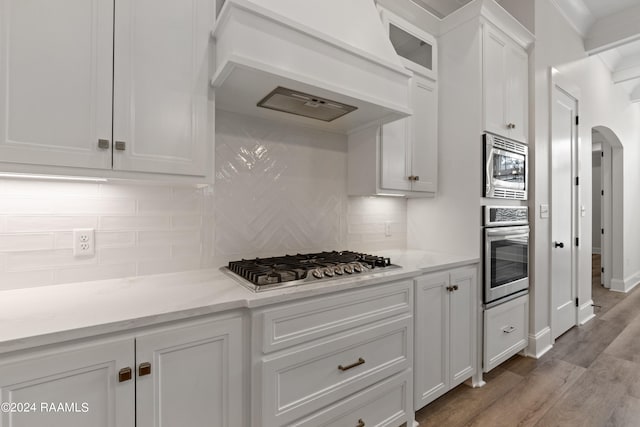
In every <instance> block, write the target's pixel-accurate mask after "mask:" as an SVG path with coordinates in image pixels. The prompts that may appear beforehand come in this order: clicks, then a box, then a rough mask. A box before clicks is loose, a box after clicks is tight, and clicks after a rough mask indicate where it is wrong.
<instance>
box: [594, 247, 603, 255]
mask: <svg viewBox="0 0 640 427" xmlns="http://www.w3.org/2000/svg"><path fill="white" fill-rule="evenodd" d="M591 253H592V254H598V255H600V254H601V253H602V252H601V251H600V248H591Z"/></svg>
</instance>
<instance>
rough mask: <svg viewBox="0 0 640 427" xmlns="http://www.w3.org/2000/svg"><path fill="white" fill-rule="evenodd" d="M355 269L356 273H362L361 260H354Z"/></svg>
mask: <svg viewBox="0 0 640 427" xmlns="http://www.w3.org/2000/svg"><path fill="white" fill-rule="evenodd" d="M353 271H355V272H356V273H362V264H360V263H359V262H354V263H353Z"/></svg>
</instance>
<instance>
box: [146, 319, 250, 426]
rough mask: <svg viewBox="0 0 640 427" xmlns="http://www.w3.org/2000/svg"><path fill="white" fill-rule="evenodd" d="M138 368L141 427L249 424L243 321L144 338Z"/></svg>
mask: <svg viewBox="0 0 640 427" xmlns="http://www.w3.org/2000/svg"><path fill="white" fill-rule="evenodd" d="M136 363H137V367H136V377H137V379H136V387H137V388H136V408H137V414H136V419H137V422H136V426H137V427H151V426H154V427H159V426H220V427H225V426H226V427H235V426H243V425H244V424H245V422H244V420H243V416H244V415H243V414H244V411H243V402H244V400H243V397H244V396H243V391H242V389H243V387H242V386H243V382H244V379H243V375H242V369H243V352H242V319H240V318H233V319H227V320H213V321H207V322H202V323H199V324H192V325H189V326H186V327H182V328H171V329H169V328H168V329H167V330H166V331H161V332H156V333H150V334H147V335H142V336H140V337H138V338H137V339H136ZM147 364H148V365H147Z"/></svg>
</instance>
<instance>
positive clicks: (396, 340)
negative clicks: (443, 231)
mask: <svg viewBox="0 0 640 427" xmlns="http://www.w3.org/2000/svg"><path fill="white" fill-rule="evenodd" d="M412 304H413V293H412V285H411V282H410V281H404V282H395V283H391V284H386V285H380V286H371V287H368V288H367V289H363V290H357V291H348V292H341V293H337V294H334V295H332V296H329V297H326V296H325V297H318V298H310V299H307V300H305V301H302V302H296V303H291V304H283V305H279V306H276V307H273V308H268V309H266V310H263V311H257V312H254V313H253V327H252V329H253V330H254V331H263V333H262V334H255V336H254V339H253V347H254V350H253V363H252V366H253V367H254V368H253V369H254V372H253V376H252V390H253V402H252V404H253V419H252V423H251V424H252V425H253V426H269V427H272V426H282V425H292V424H293V425H314V426H318V425H322V426H329V425H351V424H353V425H354V426H357V425H367V426H369V425H374V426H387V425H389V426H392V425H396V426H397V425H400V424H402V423H404V422H409V423H410V422H412V421H413V405H412V402H411V398H410V396H411V391H410V390H411V382H410V380H411V375H412V374H411V367H412V363H413V345H412V344H413V317H412ZM285 341H288V342H289V345H288V346H286V345H285V344H283V342H285ZM392 379H393V380H392ZM389 381H390V382H389ZM376 402H377V403H376ZM374 407H375V410H373V409H372V408H374ZM363 423H364V424H363Z"/></svg>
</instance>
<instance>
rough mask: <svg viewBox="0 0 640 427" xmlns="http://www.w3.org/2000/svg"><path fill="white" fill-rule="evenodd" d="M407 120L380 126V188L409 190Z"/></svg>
mask: <svg viewBox="0 0 640 427" xmlns="http://www.w3.org/2000/svg"><path fill="white" fill-rule="evenodd" d="M409 126H410V122H409V119H401V120H396V121H395V122H391V123H388V124H386V125H383V126H382V130H381V138H380V169H381V174H380V175H381V176H380V188H383V189H385V190H411V181H409V175H410V173H411V172H410V170H409V169H410V164H409V162H410V160H409V159H408V156H409V153H410V151H409V150H410V148H409V146H408V145H409V134H410V131H409Z"/></svg>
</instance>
